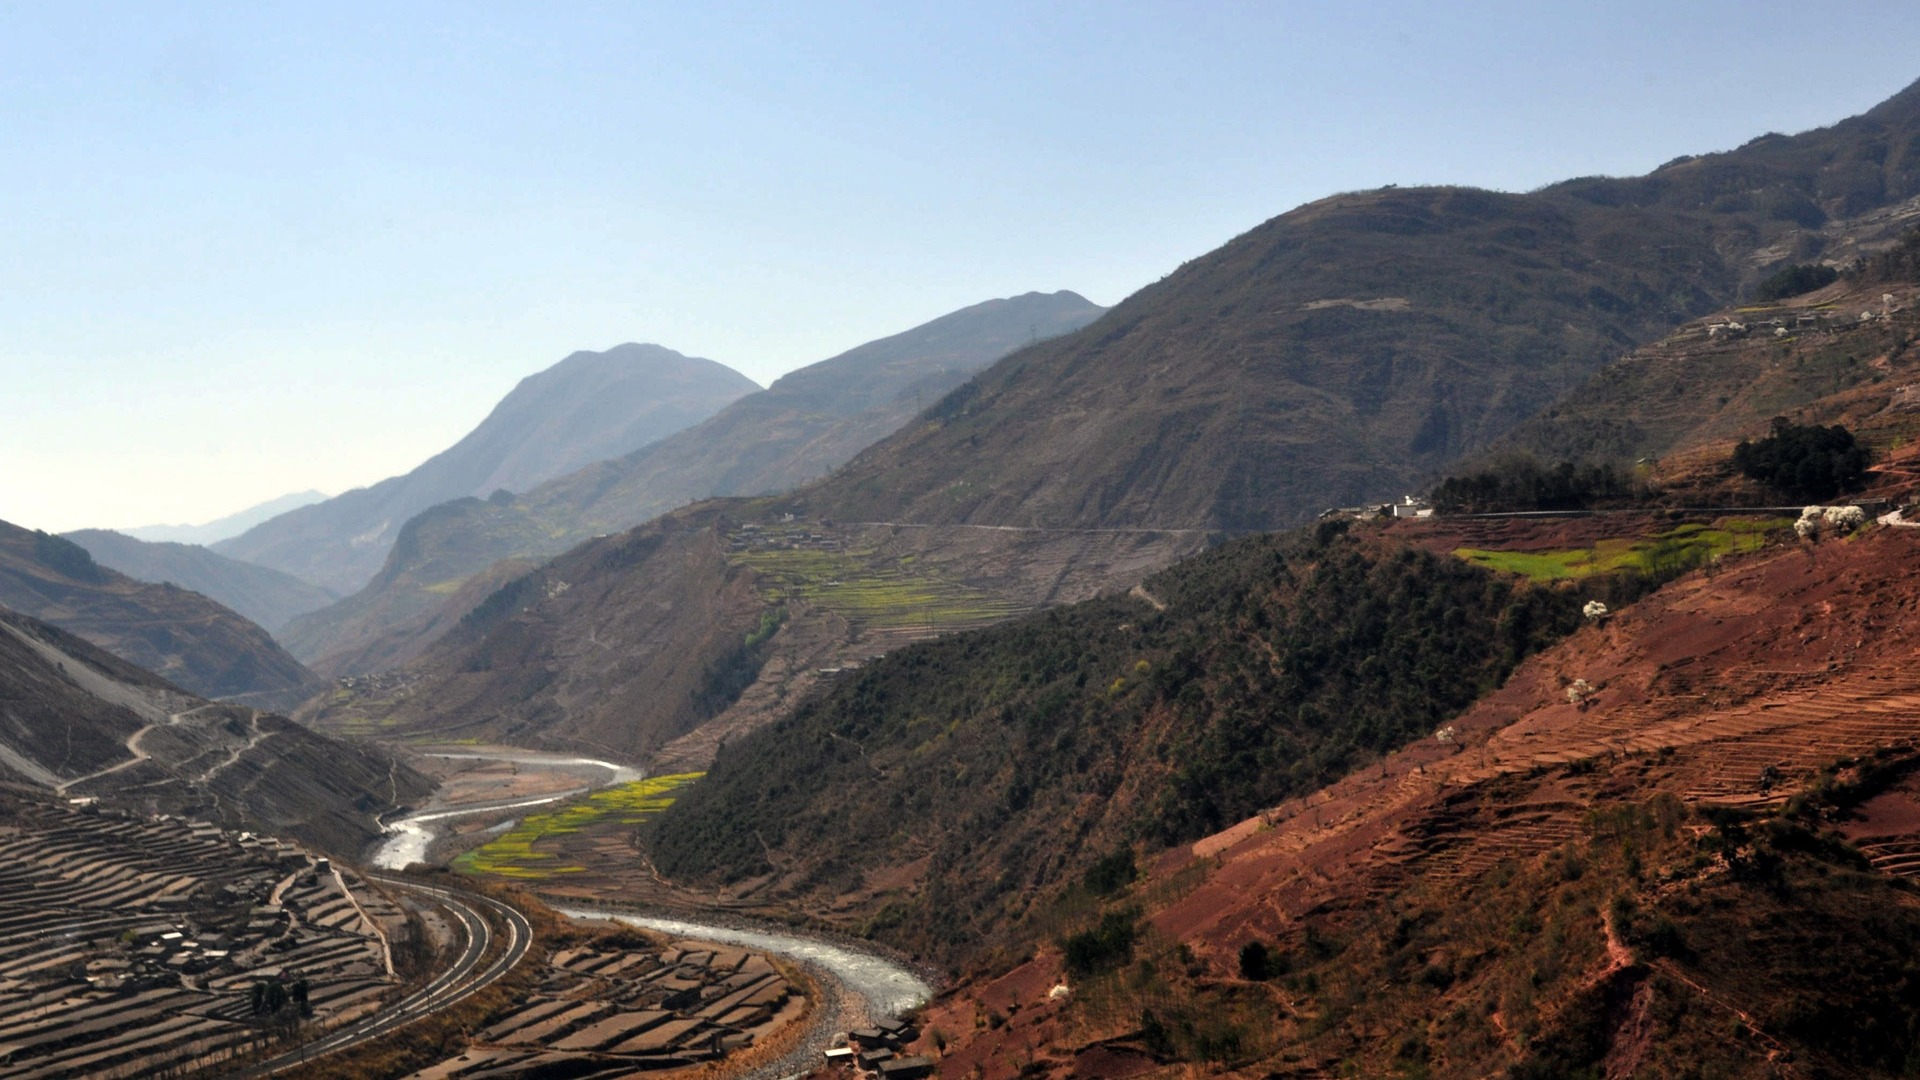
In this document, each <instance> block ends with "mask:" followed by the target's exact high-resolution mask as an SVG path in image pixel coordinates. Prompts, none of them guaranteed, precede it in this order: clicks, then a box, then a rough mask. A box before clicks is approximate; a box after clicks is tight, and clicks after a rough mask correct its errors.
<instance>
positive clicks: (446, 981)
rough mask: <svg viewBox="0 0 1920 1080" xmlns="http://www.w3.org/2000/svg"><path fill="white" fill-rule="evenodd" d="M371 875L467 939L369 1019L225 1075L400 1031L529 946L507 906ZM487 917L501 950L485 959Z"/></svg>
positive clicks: (253, 1073) (513, 961) (277, 1067)
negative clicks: (436, 913) (443, 964)
mask: <svg viewBox="0 0 1920 1080" xmlns="http://www.w3.org/2000/svg"><path fill="white" fill-rule="evenodd" d="M372 877H373V879H374V880H376V881H378V882H380V883H381V884H382V885H385V886H387V887H388V888H390V889H395V890H398V891H401V892H407V893H411V894H413V895H414V896H416V897H419V898H421V899H423V900H425V901H426V902H428V903H430V904H433V905H435V906H436V907H439V908H440V909H441V910H443V911H445V912H446V913H447V914H448V915H449V916H450V917H451V920H452V923H453V924H454V925H456V926H458V927H459V928H460V929H461V930H462V932H463V933H464V934H465V936H466V941H465V942H464V943H463V944H462V946H461V949H460V955H459V957H458V958H457V959H455V961H454V962H453V963H452V964H451V965H450V966H449V967H448V968H447V969H446V970H445V971H442V972H441V973H440V974H439V975H436V976H435V977H434V978H433V979H431V980H429V981H428V982H427V984H426V985H424V986H422V987H420V988H419V989H418V990H415V991H414V992H413V993H411V994H408V995H407V996H406V997H403V998H401V999H400V1000H399V1001H396V1002H394V1003H393V1004H391V1005H389V1006H387V1007H386V1008H384V1009H381V1010H380V1011H379V1012H377V1013H375V1014H373V1015H372V1016H369V1017H366V1018H365V1019H362V1020H358V1021H355V1022H354V1023H351V1024H348V1025H346V1026H344V1027H342V1028H339V1029H337V1030H335V1031H332V1032H330V1033H328V1034H327V1035H325V1036H323V1037H321V1038H319V1039H316V1040H314V1041H313V1042H310V1043H307V1044H305V1045H304V1046H301V1047H299V1048H297V1049H295V1050H291V1051H288V1052H287V1053H285V1054H281V1055H280V1056H278V1057H275V1058H270V1059H268V1060H266V1061H262V1062H258V1063H256V1064H254V1065H250V1066H248V1067H246V1068H244V1069H241V1070H238V1071H236V1072H233V1073H231V1074H229V1075H231V1076H234V1077H239V1078H251V1077H264V1076H272V1075H274V1074H276V1073H280V1072H284V1071H286V1070H288V1069H291V1068H295V1067H296V1066H299V1065H301V1064H304V1063H306V1062H308V1061H312V1060H313V1059H314V1058H317V1057H321V1056H324V1055H326V1054H332V1053H336V1052H338V1051H341V1050H345V1049H347V1048H349V1047H353V1046H358V1045H360V1044H361V1043H364V1042H367V1041H368V1040H370V1039H376V1038H379V1037H380V1036H382V1035H385V1034H387V1033H388V1032H391V1031H394V1030H397V1029H399V1028H402V1027H405V1026H406V1025H408V1024H410V1023H412V1022H414V1021H415V1020H419V1019H421V1018H423V1017H426V1016H429V1015H431V1014H433V1013H435V1012H438V1011H440V1010H441V1009H445V1008H447V1007H449V1006H451V1005H454V1004H457V1003H458V1002H460V1001H464V1000H465V999H466V998H468V997H470V996H472V995H473V994H475V993H478V992H479V991H480V990H482V989H485V988H486V987H488V986H490V985H492V984H493V983H495V982H497V981H498V980H499V979H500V978H501V977H502V976H504V975H505V974H506V973H507V972H509V971H512V970H513V968H514V966H515V965H517V964H519V963H520V961H521V959H522V958H524V957H525V956H526V955H527V950H528V948H529V947H531V946H532V944H533V926H532V924H530V923H529V922H528V921H527V917H526V916H525V915H522V914H521V913H520V912H519V911H518V910H516V909H515V908H513V907H512V906H511V905H508V904H503V903H501V902H500V901H498V900H495V899H493V898H491V897H487V896H481V895H479V894H477V893H470V892H466V891H464V890H459V889H444V888H439V887H436V886H432V885H421V884H419V883H417V882H413V881H408V880H406V879H404V878H397V877H388V876H385V875H378V874H376V875H372ZM488 914H491V915H492V916H494V917H495V918H496V919H498V920H499V921H500V923H501V925H503V926H504V927H505V928H506V929H505V934H504V936H505V943H504V947H503V948H501V949H500V950H499V951H498V952H497V953H496V954H495V955H494V956H493V959H491V960H488V959H487V954H488V953H489V952H492V951H493V943H494V939H495V937H496V932H495V930H494V929H493V926H492V925H491V924H490V923H489V921H488V918H487V916H488Z"/></svg>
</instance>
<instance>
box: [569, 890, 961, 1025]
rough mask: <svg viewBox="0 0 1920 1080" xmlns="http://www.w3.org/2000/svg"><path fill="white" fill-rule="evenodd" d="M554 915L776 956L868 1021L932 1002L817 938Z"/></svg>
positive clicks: (871, 959)
mask: <svg viewBox="0 0 1920 1080" xmlns="http://www.w3.org/2000/svg"><path fill="white" fill-rule="evenodd" d="M555 910H557V911H559V912H560V913H561V914H562V915H566V916H568V917H569V918H574V919H605V920H610V921H613V922H619V923H625V924H626V925H628V926H637V927H639V928H641V929H643V930H653V931H657V932H658V933H662V934H670V935H672V936H674V937H677V938H692V939H695V940H698V941H712V942H717V943H719V944H721V945H741V946H745V947H746V948H749V949H753V950H755V951H757V952H768V953H777V954H779V955H781V956H785V957H788V958H790V959H792V960H794V961H797V962H798V963H801V964H805V965H807V966H809V967H812V968H815V969H818V970H820V971H823V972H825V973H826V974H828V975H829V976H831V977H832V978H833V979H834V980H835V981H837V982H838V983H839V984H840V985H841V987H842V988H843V989H844V990H845V991H847V992H849V993H850V994H851V995H853V996H856V997H858V998H860V999H861V1000H862V1001H864V1002H865V1004H866V1010H867V1013H868V1018H869V1020H870V1021H871V1020H878V1019H881V1018H882V1017H893V1016H899V1015H900V1014H901V1013H903V1012H906V1011H907V1010H908V1009H911V1008H913V1007H914V1006H916V1005H921V1004H925V1002H926V1000H927V999H928V998H930V997H932V996H933V988H932V987H930V986H928V985H927V983H926V981H925V980H923V979H921V978H920V976H918V975H915V974H914V973H913V972H911V971H909V970H907V969H906V968H905V967H903V966H901V965H900V964H897V963H895V962H893V961H892V960H889V959H887V958H886V957H883V956H880V955H877V954H875V953H870V952H866V951H864V950H860V949H857V948H854V947H851V946H846V945H836V944H833V943H832V942H828V941H822V940H820V939H818V938H809V937H800V936H798V935H795V934H782V933H778V932H776V931H772V930H742V929H739V928H737V927H731V926H717V925H714V924H712V923H703V922H693V921H690V920H685V919H672V918H666V917H663V916H656V915H633V914H629V913H627V912H621V911H603V910H599V909H596V908H575V907H561V908H557V909H555Z"/></svg>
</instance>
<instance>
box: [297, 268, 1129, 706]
mask: <svg viewBox="0 0 1920 1080" xmlns="http://www.w3.org/2000/svg"><path fill="white" fill-rule="evenodd" d="M1105 311H1106V309H1105V308H1103V307H1101V306H1100V305H1098V304H1095V303H1093V302H1092V301H1090V300H1087V299H1086V298H1085V297H1082V296H1080V295H1078V294H1077V293H1073V292H1069V291H1065V290H1062V291H1059V292H1054V293H1039V292H1030V293H1025V294H1023V295H1020V296H1013V297H1007V298H1003V299H995V300H988V301H985V302H983V303H979V304H973V305H971V306H968V307H965V308H962V309H960V310H958V311H955V312H951V313H949V314H947V315H943V316H941V317H939V318H937V319H934V320H932V321H930V322H927V323H924V324H922V325H920V326H916V327H914V328H913V329H911V330H907V331H904V332H902V333H899V334H894V335H891V336H888V337H885V338H880V339H878V340H876V341H871V342H868V343H866V344H864V345H861V346H858V347H856V348H853V349H850V350H848V351H846V352H844V353H841V354H840V355H838V356H835V357H832V358H830V359H827V360H822V361H820V362H819V363H816V364H811V365H808V366H807V367H803V368H801V369H799V370H798V371H794V372H790V373H788V374H787V375H784V376H782V377H781V378H780V379H778V380H776V381H775V382H774V384H773V385H772V386H770V387H768V388H767V389H765V390H763V391H760V392H759V393H755V394H748V395H747V396H745V397H742V398H740V399H739V400H737V401H735V402H733V403H732V404H730V405H728V406H727V407H726V408H724V409H722V410H720V411H719V412H718V413H716V414H714V415H713V416H712V417H710V418H708V419H706V420H704V421H702V422H701V423H699V424H696V425H694V426H692V427H689V428H687V429H685V430H683V431H681V432H679V433H678V434H675V435H671V436H669V437H667V438H665V439H662V440H660V441H659V442H656V443H653V444H652V445H649V446H646V447H643V448H641V449H639V450H637V451H635V452H633V453H631V454H628V455H626V456H625V457H621V458H617V459H614V460H610V461H603V462H599V463H596V464H593V465H589V466H587V467H585V468H583V469H580V470H578V471H575V472H572V473H568V474H567V475H564V476H560V477H557V478H555V479H553V480H550V481H548V482H547V483H544V484H541V485H539V486H538V487H535V488H533V489H532V490H531V491H528V492H526V493H524V494H522V495H519V496H517V497H516V498H513V499H511V500H508V499H465V500H460V501H456V502H451V503H447V504H443V505H440V506H436V507H433V508H432V509H430V510H427V511H424V512H422V513H421V514H419V515H418V516H416V517H414V518H413V519H412V520H410V521H408V522H407V523H406V525H405V526H404V527H403V528H402V529H401V530H400V534H399V536H398V537H397V538H396V541H395V544H394V546H393V549H392V550H391V552H390V553H389V555H388V559H387V563H386V565H385V566H383V567H382V568H381V571H380V573H379V575H378V576H376V577H375V578H374V580H373V581H372V582H370V583H368V585H367V586H366V588H365V589H363V590H361V592H360V593H358V594H356V595H354V596H351V597H348V598H347V599H345V600H342V601H340V602H339V603H338V604H335V605H333V606H332V607H329V608H327V609H325V610H323V611H318V612H315V613H313V614H312V615H307V616H303V617H301V618H299V619H297V620H295V621H294V622H293V623H292V624H290V625H289V626H288V627H287V628H286V633H285V635H284V639H285V642H286V644H287V647H288V648H289V649H290V650H291V651H292V652H293V653H294V654H295V655H296V656H302V657H306V658H307V659H308V660H309V661H311V662H315V663H323V666H327V667H329V668H330V669H334V670H339V671H368V670H377V669H380V668H384V667H388V666H391V665H392V664H394V663H397V662H400V661H403V660H405V659H408V658H409V657H410V656H411V655H413V654H414V653H416V652H417V651H418V650H419V649H420V648H422V647H424V646H425V645H426V644H428V642H429V641H430V640H431V638H432V636H434V634H435V633H436V632H437V631H439V630H442V629H444V628H445V627H446V626H447V625H449V622H448V620H447V619H445V618H443V617H440V609H441V608H442V607H443V606H444V605H445V604H446V603H447V602H448V600H449V598H450V597H453V596H455V595H456V594H457V593H459V592H460V591H461V590H460V586H461V584H462V583H463V582H466V581H468V580H470V579H472V578H473V577H474V576H475V575H477V574H480V573H481V572H482V571H484V570H486V568H487V567H489V566H491V565H493V564H494V563H496V562H499V561H500V560H503V559H509V558H518V559H528V560H534V561H538V560H541V559H545V558H548V557H551V556H553V555H557V554H559V553H560V552H562V551H565V550H567V549H568V548H570V547H572V546H574V545H575V544H578V543H580V542H581V541H583V540H586V539H589V538H591V537H593V536H595V535H599V534H603V533H610V532H617V531H619V530H622V529H627V528H631V527H633V526H635V525H638V524H640V523H641V522H644V521H646V520H648V519H649V518H652V517H654V516H656V515H658V514H661V513H664V512H665V511H667V510H671V509H673V508H674V507H677V506H682V505H685V504H686V503H689V502H693V501H695V500H698V499H703V498H708V497H711V496H715V495H760V494H767V493H773V492H780V491H785V490H788V489H790V488H793V487H796V486H798V485H800V484H802V483H804V482H806V481H808V480H812V479H815V478H817V477H820V476H823V475H825V474H826V473H827V472H829V471H831V470H832V469H834V468H835V467H837V466H839V465H841V464H843V463H844V462H846V461H847V460H848V459H849V458H851V457H853V455H854V454H856V453H858V452H859V451H860V450H861V449H863V448H865V447H866V446H868V445H869V444H871V443H873V442H874V441H876V440H878V439H880V438H881V437H883V436H885V435H886V434H888V433H889V432H891V431H894V430H896V429H898V428H899V427H900V425H902V424H904V423H906V422H907V421H908V420H909V419H911V418H912V417H913V415H914V414H915V413H918V412H919V411H920V410H921V409H922V408H923V407H925V406H926V405H927V404H930V403H932V402H934V401H936V400H938V399H939V398H940V397H941V396H942V395H943V394H945V393H946V392H947V391H949V390H951V389H952V388H953V387H955V386H958V385H959V384H960V383H961V382H963V381H965V380H966V379H967V378H968V377H969V376H971V375H972V374H973V373H974V372H977V371H979V370H980V369H981V368H983V367H985V366H987V365H988V364H991V363H992V362H993V361H995V360H997V359H999V358H1000V357H1002V356H1004V355H1006V354H1007V353H1009V352H1011V351H1013V350H1015V349H1017V348H1019V347H1020V346H1022V345H1025V344H1028V343H1030V342H1032V341H1034V340H1036V339H1043V338H1051V337H1056V336H1058V335H1060V334H1064V333H1068V332H1071V331H1073V330H1076V329H1078V328H1080V327H1081V326H1084V325H1086V324H1087V323H1089V322H1092V321H1093V320H1094V319H1096V318H1098V317H1099V316H1100V315H1101V314H1102V313H1104V312H1105ZM471 599H472V600H476V601H477V600H478V597H472V598H471ZM454 617H456V618H457V613H456V614H455V616H454Z"/></svg>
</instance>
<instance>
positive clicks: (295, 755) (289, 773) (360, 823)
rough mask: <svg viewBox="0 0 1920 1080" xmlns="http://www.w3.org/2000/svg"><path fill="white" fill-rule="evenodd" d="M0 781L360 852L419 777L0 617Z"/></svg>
mask: <svg viewBox="0 0 1920 1080" xmlns="http://www.w3.org/2000/svg"><path fill="white" fill-rule="evenodd" d="M0 777H5V778H6V779H8V780H10V781H12V782H16V783H24V784H28V785H30V786H33V787H36V788H41V789H43V790H47V791H51V792H54V793H56V794H58V795H62V796H65V797H69V798H80V797H93V798H100V799H104V800H107V801H109V802H111V803H113V804H115V805H118V806H125V807H128V808H130V809H136V810H142V811H146V812H166V813H177V814H188V815H191V816H194V817H196V818H199V819H201V820H206V821H214V822H218V823H221V824H223V825H226V826H229V827H232V828H236V829H253V830H263V831H267V832H271V833H277V834H281V835H286V836H292V837H297V838H299V839H300V840H302V841H304V842H306V843H310V844H314V845H316V846H318V847H321V848H323V849H325V850H328V851H332V852H335V853H337V854H341V855H347V856H357V855H358V854H359V853H360V852H361V850H362V849H363V848H364V847H365V846H366V844H367V843H368V842H370V841H371V840H373V839H374V838H375V837H377V836H379V835H380V829H379V823H378V816H379V815H380V814H381V813H382V812H385V811H387V810H391V809H393V808H394V807H396V806H399V805H403V804H406V803H411V802H415V801H417V800H419V799H420V798H422V797H423V796H424V795H425V794H426V793H427V791H428V789H429V787H430V785H429V784H428V782H427V781H426V780H425V779H424V778H423V777H421V776H420V775H419V774H417V773H415V772H414V771H413V770H412V769H410V768H408V767H407V766H405V765H402V764H400V763H398V762H396V761H395V760H394V759H393V758H391V757H389V756H388V755H387V754H385V753H384V752H382V751H379V750H376V749H372V748H369V747H362V746H355V745H350V744H343V743H340V742H336V741H334V740H332V739H328V738H326V737H325V736H322V735H318V734H316V733H314V732H311V731H309V730H307V729H306V728H304V727H301V726H300V725H298V724H295V723H293V722H292V721H290V720H287V719H285V718H284V717H279V716H272V715H268V714H265V713H262V712H260V711H259V710H257V709H251V708H246V707H243V706H238V705H224V704H218V703H215V702H209V701H206V700H205V699H202V698H199V697H196V696H194V695H192V694H189V693H187V692H185V691H183V690H181V689H179V688H178V687H176V686H174V685H172V684H170V683H168V682H166V681H165V680H163V679H160V678H157V677H155V676H154V675H152V674H151V673H149V672H146V671H143V670H141V669H139V668H137V667H135V666H133V665H132V664H129V663H127V662H125V661H123V660H120V659H119V658H117V657H114V656H112V655H110V654H108V653H106V652H105V651H103V650H101V649H99V648H97V647H95V646H93V645H90V644H88V643H87V642H85V641H83V640H81V639H80V638H79V637H77V636H75V635H72V634H69V633H66V632H64V631H61V630H59V629H57V628H55V627H53V626H49V625H47V624H45V623H41V622H37V621H35V620H33V619H29V618H26V617H24V616H21V615H19V614H17V613H14V612H11V611H6V610H5V609H0Z"/></svg>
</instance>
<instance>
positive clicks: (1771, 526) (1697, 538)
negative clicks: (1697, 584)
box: [1454, 518, 1793, 581]
mask: <svg viewBox="0 0 1920 1080" xmlns="http://www.w3.org/2000/svg"><path fill="white" fill-rule="evenodd" d="M1792 527H1793V522H1792V521H1791V520H1789V519H1786V518H1760V519H1748V518H1728V519H1725V520H1723V521H1720V522H1717V523H1715V524H1714V525H1712V526H1708V525H1703V524H1701V523H1699V522H1689V523H1687V524H1685V525H1681V526H1678V527H1677V528H1673V529H1669V530H1667V531H1665V532H1660V533H1656V534H1654V535H1653V536H1649V537H1619V538H1614V539H1607V540H1599V541H1596V542H1595V543H1594V544H1593V545H1592V546H1591V547H1579V548H1569V549H1565V550H1560V551H1511V550H1489V549H1482V548H1471V547H1462V548H1457V549H1455V550H1454V554H1455V555H1456V556H1458V557H1460V558H1462V559H1465V560H1467V561H1468V562H1471V563H1477V564H1479V565H1481V566H1485V567H1488V568H1490V569H1494V570H1503V571H1505V572H1507V573H1509V574H1518V575H1520V576H1521V577H1525V578H1527V579H1529V580H1532V581H1559V580H1564V579H1573V578H1584V577H1592V576H1593V575H1595V574H1616V573H1619V572H1621V571H1625V570H1636V571H1640V572H1642V573H1654V572H1659V571H1663V570H1668V569H1685V568H1688V567H1693V566H1704V565H1706V564H1707V563H1709V562H1712V561H1713V560H1715V559H1718V558H1720V557H1722V556H1725V555H1732V554H1736V553H1740V552H1747V551H1758V550H1759V549H1760V548H1762V547H1764V546H1765V545H1766V543H1767V541H1768V539H1769V538H1770V537H1773V536H1778V535H1780V534H1781V533H1782V532H1783V531H1785V530H1788V529H1791V528H1792Z"/></svg>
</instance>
